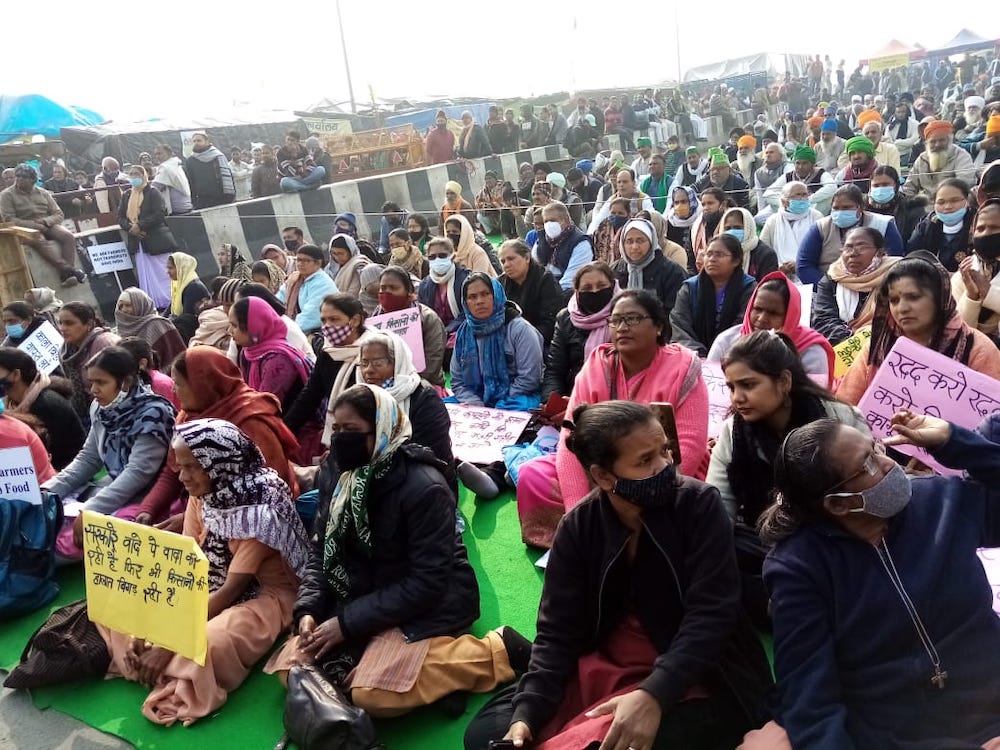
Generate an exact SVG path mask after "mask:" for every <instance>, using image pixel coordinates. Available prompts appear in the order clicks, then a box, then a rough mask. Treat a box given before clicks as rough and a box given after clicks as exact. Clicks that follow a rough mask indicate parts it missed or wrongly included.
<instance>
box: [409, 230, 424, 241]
mask: <svg viewBox="0 0 1000 750" xmlns="http://www.w3.org/2000/svg"><path fill="white" fill-rule="evenodd" d="M407 234H408V235H410V242H420V240H421V239H422V238H423V236H424V233H423V232H407Z"/></svg>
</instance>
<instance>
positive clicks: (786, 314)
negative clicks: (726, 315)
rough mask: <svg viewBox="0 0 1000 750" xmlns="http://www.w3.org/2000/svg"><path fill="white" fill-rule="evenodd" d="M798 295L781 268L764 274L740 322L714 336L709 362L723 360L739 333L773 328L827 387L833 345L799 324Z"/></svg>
mask: <svg viewBox="0 0 1000 750" xmlns="http://www.w3.org/2000/svg"><path fill="white" fill-rule="evenodd" d="M801 320H802V297H801V295H800V294H799V288H798V287H797V286H795V284H793V283H792V282H791V281H790V280H789V278H788V277H787V276H785V274H783V273H782V272H781V271H774V272H772V273H769V274H768V275H767V276H765V277H764V278H763V279H762V280H761V283H760V285H759V286H758V287H757V288H756V289H754V292H753V296H752V297H750V304H748V305H747V311H746V314H745V315H744V316H743V324H742V325H738V326H733V327H732V328H729V329H727V330H725V331H723V332H722V333H720V334H719V335H718V337H716V339H715V343H714V344H712V348H711V349H710V350H709V351H708V357H707V359H708V361H709V362H723V361H725V359H726V353H727V352H729V351H730V350H731V349H732V347H733V345H734V344H735V343H736V342H737V341H739V340H740V337H741V336H746V335H747V334H750V333H753V332H754V331H777V332H778V333H783V334H785V335H786V336H788V338H790V339H791V340H792V342H793V343H794V344H795V351H796V352H798V353H799V355H800V357H801V358H802V367H803V368H804V369H805V371H806V373H808V374H809V375H814V376H816V377H817V378H819V379H822V382H823V384H825V386H826V387H827V388H829V387H831V386H832V385H833V365H834V363H833V347H832V346H830V342H829V341H827V340H826V339H825V338H824V337H823V336H822V335H821V334H820V333H818V332H816V331H814V330H813V329H812V328H809V327H807V326H803V325H802V324H801Z"/></svg>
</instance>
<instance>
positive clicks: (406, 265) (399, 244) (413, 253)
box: [388, 227, 427, 279]
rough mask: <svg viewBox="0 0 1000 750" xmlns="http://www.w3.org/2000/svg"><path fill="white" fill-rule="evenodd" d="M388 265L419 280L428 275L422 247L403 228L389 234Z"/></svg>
mask: <svg viewBox="0 0 1000 750" xmlns="http://www.w3.org/2000/svg"><path fill="white" fill-rule="evenodd" d="M388 264H389V265H390V266H399V267H400V268H402V269H403V270H404V271H406V272H407V273H408V274H410V275H411V276H415V277H416V278H418V279H422V278H424V276H426V275H427V260H426V259H425V258H424V254H423V253H422V252H420V246H419V245H418V244H417V243H415V242H413V241H412V240H411V239H410V235H409V233H408V232H407V231H406V230H405V229H403V228H402V227H400V228H398V229H393V230H392V231H391V232H389V259H388Z"/></svg>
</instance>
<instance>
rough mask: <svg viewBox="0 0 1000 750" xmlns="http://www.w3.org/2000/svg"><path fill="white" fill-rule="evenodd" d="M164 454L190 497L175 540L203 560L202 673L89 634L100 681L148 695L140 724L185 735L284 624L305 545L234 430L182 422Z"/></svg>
mask: <svg viewBox="0 0 1000 750" xmlns="http://www.w3.org/2000/svg"><path fill="white" fill-rule="evenodd" d="M172 448H173V452H174V455H175V456H176V457H177V466H178V471H179V474H180V477H181V481H182V482H183V483H184V488H185V489H186V490H187V492H188V494H189V495H190V498H191V499H190V500H189V501H188V506H187V510H186V511H185V512H184V531H183V533H184V535H185V536H189V537H193V538H194V539H195V540H196V541H197V542H198V545H199V546H200V547H201V548H202V549H203V550H204V551H205V555H206V556H207V557H208V564H209V568H208V591H209V595H208V657H207V658H206V659H205V665H204V666H199V665H198V664H196V663H195V662H193V661H192V660H191V659H188V658H187V657H184V656H181V655H179V654H175V653H173V652H171V651H168V650H167V649H165V648H161V647H159V646H152V647H151V646H149V644H148V643H147V642H145V641H143V640H142V639H139V638H132V637H130V636H128V635H125V634H123V633H117V632H114V631H112V630H109V629H107V628H105V627H104V626H103V625H97V626H96V628H97V630H98V631H99V632H100V634H101V636H102V637H103V638H104V642H105V643H106V645H107V648H108V653H109V655H110V657H111V664H110V666H109V667H108V676H109V677H124V678H125V679H127V680H132V681H134V682H141V683H143V684H144V685H146V686H148V687H150V688H151V691H150V693H149V695H148V696H146V699H145V700H144V701H143V703H142V714H143V716H145V717H146V718H147V719H149V720H150V721H152V722H155V723H157V724H163V725H164V726H171V725H172V724H174V723H175V722H178V721H179V722H181V723H182V724H183V725H184V726H189V725H190V724H192V723H193V722H195V721H197V720H198V719H200V718H203V717H205V716H208V715H210V714H212V713H213V712H214V711H216V710H217V709H218V708H220V707H221V706H222V704H224V703H225V702H226V699H227V697H228V694H229V693H231V692H232V691H233V690H236V688H238V687H239V686H240V685H241V684H242V683H243V681H244V680H245V679H246V678H247V676H248V675H249V674H250V670H251V669H252V668H253V665H254V664H256V663H257V661H258V660H259V659H260V658H261V657H263V656H264V654H266V653H267V652H268V651H270V650H271V647H272V646H273V645H274V643H275V641H276V640H277V639H278V636H279V635H281V633H282V632H284V631H285V630H286V629H287V628H288V626H289V625H290V624H291V622H292V605H293V604H294V602H295V592H296V590H297V588H298V585H299V581H300V579H301V578H302V577H303V576H304V573H305V567H306V563H307V561H308V555H309V551H308V550H309V541H308V538H307V536H306V531H305V529H304V528H303V526H302V521H301V520H300V519H299V516H298V514H297V513H296V512H295V503H294V502H293V500H292V496H291V493H289V491H288V486H287V485H286V484H285V483H284V482H283V481H282V480H281V478H280V477H278V475H277V474H275V473H274V472H273V471H272V470H271V469H269V468H267V467H266V466H265V465H264V460H263V457H262V456H261V453H260V451H259V450H258V449H257V447H256V446H255V445H254V443H253V441H252V440H251V439H250V438H249V437H248V436H247V435H244V434H243V433H242V432H240V430H239V429H238V428H237V427H236V426H235V425H233V424H232V423H230V422H226V421H224V420H221V419H196V420H192V421H190V422H186V423H185V424H182V425H179V426H178V428H177V435H176V437H174V439H173V443H172ZM234 519H238V520H234Z"/></svg>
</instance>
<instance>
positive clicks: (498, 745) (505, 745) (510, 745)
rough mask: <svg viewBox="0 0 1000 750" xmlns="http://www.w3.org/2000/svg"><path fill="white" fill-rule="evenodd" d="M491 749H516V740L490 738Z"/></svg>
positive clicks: (489, 746)
mask: <svg viewBox="0 0 1000 750" xmlns="http://www.w3.org/2000/svg"><path fill="white" fill-rule="evenodd" d="M487 747H488V748H489V750H516V747H517V746H516V745H515V744H514V740H490V744H489V745H487Z"/></svg>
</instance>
